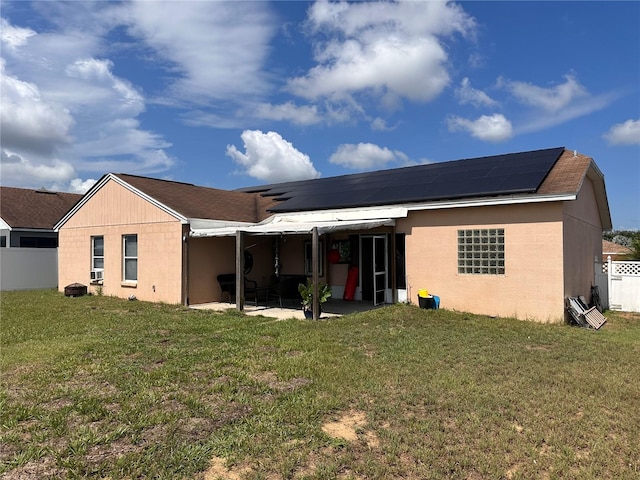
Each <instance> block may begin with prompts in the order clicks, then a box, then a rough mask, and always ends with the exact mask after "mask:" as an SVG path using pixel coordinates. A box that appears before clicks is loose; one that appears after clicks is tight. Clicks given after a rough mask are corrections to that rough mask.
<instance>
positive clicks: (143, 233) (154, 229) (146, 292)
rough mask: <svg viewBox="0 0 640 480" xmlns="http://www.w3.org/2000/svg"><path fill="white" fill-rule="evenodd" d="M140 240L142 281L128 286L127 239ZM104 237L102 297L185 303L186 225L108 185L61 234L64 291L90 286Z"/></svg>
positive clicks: (60, 281) (92, 287) (60, 285)
mask: <svg viewBox="0 0 640 480" xmlns="http://www.w3.org/2000/svg"><path fill="white" fill-rule="evenodd" d="M130 234H136V235H137V236H138V281H137V282H136V283H135V284H125V283H124V282H123V273H122V272H123V260H122V254H123V240H122V236H123V235H130ZM96 235H102V236H103V237H104V281H103V285H102V293H103V294H105V295H113V296H117V297H121V298H127V297H129V296H131V295H135V297H136V298H137V299H139V300H147V301H153V302H166V303H181V302H182V224H181V223H180V221H178V220H177V219H176V218H175V217H173V216H171V215H169V214H167V213H166V212H163V211H162V210H160V209H159V208H158V207H156V206H154V205H152V204H151V203H149V202H147V201H146V200H144V199H142V198H140V197H139V196H137V195H135V194H134V193H132V192H130V191H128V190H126V189H125V188H123V187H122V186H120V185H118V184H117V183H116V182H113V181H110V182H107V183H106V184H105V185H104V186H103V187H102V188H101V189H100V190H98V191H97V192H96V193H95V195H94V196H93V197H91V198H90V199H89V200H88V201H87V203H86V204H85V205H83V207H82V208H81V209H80V210H78V212H76V214H75V215H74V216H73V217H72V218H70V219H69V221H68V222H66V223H65V224H64V225H63V226H62V228H61V229H60V232H59V243H60V246H59V250H58V261H59V268H58V288H59V289H60V290H61V291H62V290H63V289H64V287H65V286H66V285H68V284H70V283H74V282H78V283H82V284H84V285H89V286H90V287H89V289H90V291H94V292H97V290H98V288H97V287H96V286H95V285H90V281H91V280H90V271H91V253H92V252H91V237H92V236H96Z"/></svg>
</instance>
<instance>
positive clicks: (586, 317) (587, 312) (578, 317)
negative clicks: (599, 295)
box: [566, 297, 607, 330]
mask: <svg viewBox="0 0 640 480" xmlns="http://www.w3.org/2000/svg"><path fill="white" fill-rule="evenodd" d="M566 306H567V311H568V312H569V314H570V315H571V317H572V318H573V319H574V321H575V322H576V323H577V324H578V325H580V326H581V327H584V328H590V327H591V328H595V329H596V330H598V329H599V328H600V327H602V325H604V324H605V322H606V321H607V319H606V318H605V317H604V316H603V315H602V313H600V311H599V310H598V308H597V307H595V306H594V307H589V306H588V305H586V303H585V302H584V301H583V300H581V299H580V298H579V297H567V298H566Z"/></svg>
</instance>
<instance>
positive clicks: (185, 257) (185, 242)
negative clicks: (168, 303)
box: [182, 225, 191, 307]
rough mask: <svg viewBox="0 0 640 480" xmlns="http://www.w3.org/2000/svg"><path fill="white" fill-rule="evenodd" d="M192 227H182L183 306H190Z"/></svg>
mask: <svg viewBox="0 0 640 480" xmlns="http://www.w3.org/2000/svg"><path fill="white" fill-rule="evenodd" d="M190 230H191V227H190V225H183V226H182V304H183V305H184V306H185V307H188V306H189V273H190V269H189V232H190Z"/></svg>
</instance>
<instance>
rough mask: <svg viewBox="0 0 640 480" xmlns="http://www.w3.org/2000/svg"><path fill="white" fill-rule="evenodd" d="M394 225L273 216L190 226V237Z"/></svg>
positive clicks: (390, 220) (384, 221)
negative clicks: (256, 220) (237, 223)
mask: <svg viewBox="0 0 640 480" xmlns="http://www.w3.org/2000/svg"><path fill="white" fill-rule="evenodd" d="M394 225H395V219H393V218H372V219H360V220H325V221H315V222H301V221H292V220H291V219H283V218H279V217H275V218H272V219H270V220H269V221H267V222H265V223H258V224H254V225H246V226H225V227H218V228H193V227H192V228H191V233H190V235H191V237H230V236H234V235H236V232H238V231H242V232H245V233H247V234H249V235H295V234H305V233H307V234H310V233H311V231H312V230H313V228H314V227H317V228H318V234H319V235H322V234H325V233H329V232H338V231H344V230H369V229H371V228H376V227H391V226H394Z"/></svg>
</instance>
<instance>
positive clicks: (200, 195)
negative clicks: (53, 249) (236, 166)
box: [56, 173, 273, 228]
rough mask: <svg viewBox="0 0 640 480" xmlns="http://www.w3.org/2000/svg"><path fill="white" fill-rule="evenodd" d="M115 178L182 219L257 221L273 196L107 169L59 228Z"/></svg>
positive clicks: (265, 211)
mask: <svg viewBox="0 0 640 480" xmlns="http://www.w3.org/2000/svg"><path fill="white" fill-rule="evenodd" d="M112 180H113V181H116V182H117V183H119V184H120V185H122V186H123V187H125V188H127V189H129V190H131V191H132V192H134V193H135V194H137V195H139V196H141V197H143V198H145V199H146V200H148V201H150V202H151V203H153V204H155V205H156V206H158V207H159V208H162V209H163V210H165V211H167V212H168V213H169V214H171V215H173V216H175V217H176V218H179V219H180V220H181V221H184V222H186V221H188V220H193V219H203V220H219V221H230V222H247V223H257V222H260V221H262V220H264V219H265V218H267V217H269V216H270V214H269V213H268V208H269V207H270V206H272V204H273V199H271V198H264V197H262V196H260V195H257V194H246V193H241V192H233V191H229V190H220V189H217V188H209V187H200V186H197V185H193V184H191V183H183V182H175V181H172V180H161V179H157V178H149V177H140V176H137V175H129V174H125V173H108V174H106V175H104V176H103V177H102V178H101V179H100V180H98V181H97V182H96V184H95V185H94V186H93V187H91V189H89V191H88V192H87V193H86V194H85V196H84V198H83V199H82V200H81V201H80V202H78V204H77V205H76V207H75V208H74V209H73V211H70V212H68V214H67V215H66V216H65V217H64V218H62V219H61V220H60V222H58V224H57V225H56V228H60V227H61V226H62V225H64V223H66V221H67V220H68V219H69V218H70V217H71V216H73V214H74V213H75V211H77V210H78V209H79V208H81V207H82V206H83V205H84V204H85V203H86V202H87V201H88V200H89V199H90V198H91V197H92V196H93V195H95V193H96V192H98V191H99V190H100V189H101V188H102V187H103V186H104V185H105V184H106V183H107V182H109V181H112Z"/></svg>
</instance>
